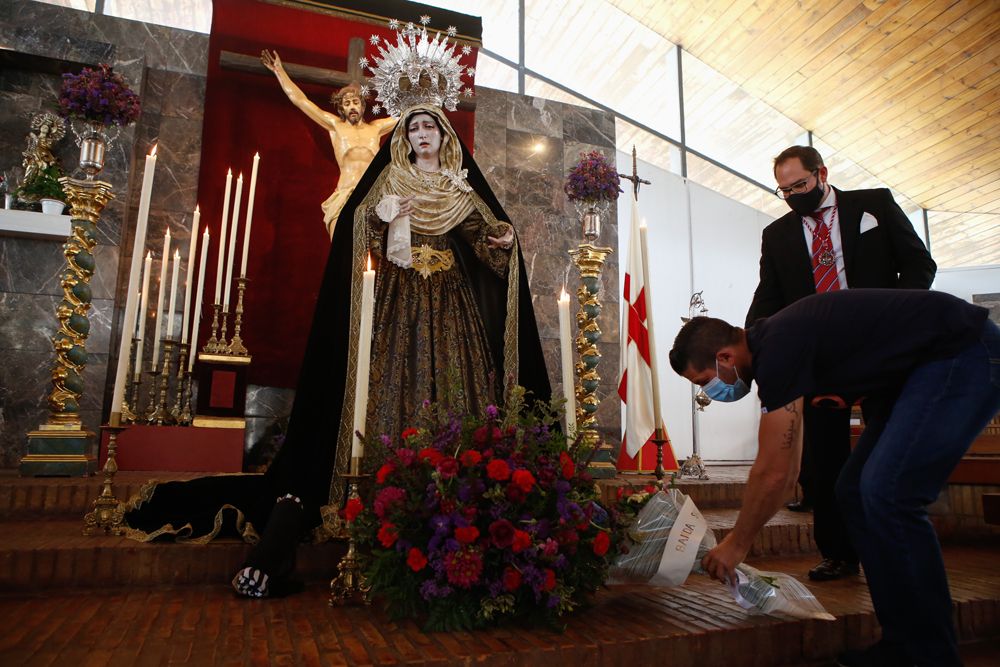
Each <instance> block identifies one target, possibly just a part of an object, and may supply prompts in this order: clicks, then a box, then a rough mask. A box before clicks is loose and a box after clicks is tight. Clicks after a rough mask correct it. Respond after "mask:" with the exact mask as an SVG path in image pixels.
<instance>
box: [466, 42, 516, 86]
mask: <svg viewBox="0 0 1000 667" xmlns="http://www.w3.org/2000/svg"><path fill="white" fill-rule="evenodd" d="M476 85H477V86H485V87H487V88H495V89H496V90H506V91H508V92H511V93H516V92H517V70H515V69H514V68H512V67H508V66H507V65H504V64H503V63H502V62H500V61H499V60H494V59H493V58H490V57H489V56H488V55H486V54H485V53H483V52H482V51H480V52H479V55H478V56H476Z"/></svg>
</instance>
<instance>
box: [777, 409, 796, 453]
mask: <svg viewBox="0 0 1000 667" xmlns="http://www.w3.org/2000/svg"><path fill="white" fill-rule="evenodd" d="M785 410H786V411H787V412H789V413H791V417H792V421H791V423H789V424H788V430H787V431H786V432H785V434H784V435H783V436H782V438H781V447H782V449H791V447H792V445H794V444H795V439H796V437H797V436H798V425H799V419H798V417H799V411H798V410H797V409H796V405H795V403H789V404H788V405H786V406H785Z"/></svg>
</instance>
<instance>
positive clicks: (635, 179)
mask: <svg viewBox="0 0 1000 667" xmlns="http://www.w3.org/2000/svg"><path fill="white" fill-rule="evenodd" d="M618 175H619V176H621V177H622V178H624V179H625V180H626V181H632V192H633V194H634V195H635V198H636V200H637V201H638V199H639V186H640V185H642V184H646V185H652V183H650V182H649V181H647V180H645V179H642V178H639V171H638V161H637V159H636V156H635V145H634V144H633V146H632V175H631V176H628V175H626V174H618Z"/></svg>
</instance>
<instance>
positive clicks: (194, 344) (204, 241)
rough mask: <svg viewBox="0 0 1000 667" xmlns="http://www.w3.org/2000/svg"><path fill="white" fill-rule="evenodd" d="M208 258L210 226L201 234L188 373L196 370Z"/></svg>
mask: <svg viewBox="0 0 1000 667" xmlns="http://www.w3.org/2000/svg"><path fill="white" fill-rule="evenodd" d="M207 259H208V227H205V233H204V234H202V235H201V262H200V263H199V267H198V291H197V292H196V296H195V299H194V323H193V324H192V330H191V355H190V357H189V361H188V373H190V372H192V371H194V358H195V357H196V356H197V354H196V350H197V348H198V325H199V324H201V297H202V295H203V294H204V293H205V261H206V260H207Z"/></svg>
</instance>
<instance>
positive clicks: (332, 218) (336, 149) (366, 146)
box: [260, 50, 396, 239]
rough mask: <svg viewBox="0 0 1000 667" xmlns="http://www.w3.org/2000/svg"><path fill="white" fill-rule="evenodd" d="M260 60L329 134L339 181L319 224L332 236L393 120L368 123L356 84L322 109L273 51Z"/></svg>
mask: <svg viewBox="0 0 1000 667" xmlns="http://www.w3.org/2000/svg"><path fill="white" fill-rule="evenodd" d="M260 60H261V62H262V63H264V66H265V67H267V68H268V69H269V70H271V71H272V72H274V75H275V76H276V77H277V78H278V82H279V83H280V84H281V89H282V90H283V91H285V95H287V96H288V99H289V100H291V102H292V104H294V105H295V106H297V107H298V108H299V109H301V110H302V111H303V113H305V114H306V115H307V116H309V117H310V118H311V119H313V120H314V121H315V122H316V123H318V124H319V125H320V126H321V127H323V128H324V129H325V130H327V131H328V132H329V133H330V142H331V143H332V144H333V155H334V157H335V158H336V160H337V165H338V166H339V167H340V180H339V181H338V182H337V185H336V187H335V189H334V191H333V194H331V195H330V196H329V197H328V198H327V199H326V201H324V202H323V204H322V208H323V223H324V224H325V225H326V230H327V232H328V233H329V234H330V238H331V239H332V238H333V229H334V226H335V225H336V224H337V218H338V217H339V216H340V211H341V209H343V208H344V203H345V202H346V201H347V198H348V197H350V196H351V193H352V192H354V186H356V185H357V184H358V180H359V179H360V178H361V175H362V174H364V173H365V170H366V169H367V168H368V165H369V164H370V163H371V161H372V158H374V157H375V153H377V152H378V149H379V139H380V138H381V137H382V136H383V135H385V134H388V133H389V132H391V131H392V128H393V127H395V125H396V119H395V118H376V119H375V120H373V121H371V122H368V121H366V120H365V101H364V98H363V97H362V95H361V87H360V86H359V85H358V84H356V83H351V84H348V85H347V86H344V87H343V88H341V89H340V91H339V92H337V93H335V94H334V95H333V96H332V97H331V101H332V102H333V105H334V109H335V110H336V113H330V112H329V111H324V110H323V109H320V108H319V107H318V106H317V105H316V104H315V103H313V102H312V101H311V100H310V99H309V98H308V97H306V95H305V93H303V92H302V89H301V88H299V87H298V86H297V85H295V82H293V81H292V79H291V78H290V77H289V76H288V73H287V72H285V68H284V66H282V64H281V58H280V57H279V56H278V53H277V52H276V51H267V50H264V51H262V52H261V54H260Z"/></svg>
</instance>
